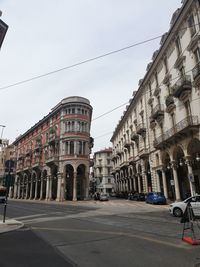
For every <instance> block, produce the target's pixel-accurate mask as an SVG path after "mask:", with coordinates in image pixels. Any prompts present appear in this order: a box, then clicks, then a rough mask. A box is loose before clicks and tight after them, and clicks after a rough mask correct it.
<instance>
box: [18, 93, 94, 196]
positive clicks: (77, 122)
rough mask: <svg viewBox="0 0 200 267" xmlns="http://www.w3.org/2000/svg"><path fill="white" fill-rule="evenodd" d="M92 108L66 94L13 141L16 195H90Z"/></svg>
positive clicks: (85, 100) (80, 98)
mask: <svg viewBox="0 0 200 267" xmlns="http://www.w3.org/2000/svg"><path fill="white" fill-rule="evenodd" d="M91 116H92V107H91V105H90V102H89V100H88V99H86V98H83V97H78V96H72V97H67V98H65V99H63V100H62V101H61V102H60V103H58V104H57V105H56V106H55V107H54V108H53V109H52V110H51V112H50V113H49V114H48V115H47V116H45V117H44V118H43V119H41V120H40V121H39V122H38V123H36V124H35V125H34V126H33V127H32V128H31V129H29V130H28V131H27V132H26V133H24V134H23V135H21V136H19V137H18V138H17V139H16V140H15V141H14V143H13V145H14V147H15V157H16V173H15V185H14V191H13V197H14V198H22V199H38V200H42V199H46V200H57V201H63V200H77V199H78V200H79V199H80V200H81V199H85V198H87V197H88V189H89V155H90V150H91V147H92V145H93V143H92V142H93V139H92V138H91V137H90V125H91Z"/></svg>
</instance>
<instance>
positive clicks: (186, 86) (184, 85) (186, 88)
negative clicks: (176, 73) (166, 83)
mask: <svg viewBox="0 0 200 267" xmlns="http://www.w3.org/2000/svg"><path fill="white" fill-rule="evenodd" d="M191 90H192V82H191V77H190V75H185V76H182V77H180V79H179V80H178V81H177V82H176V83H175V85H174V86H173V87H172V94H173V96H174V97H177V98H180V97H181V95H182V93H190V92H191Z"/></svg>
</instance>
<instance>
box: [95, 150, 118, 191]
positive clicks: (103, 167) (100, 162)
mask: <svg viewBox="0 0 200 267" xmlns="http://www.w3.org/2000/svg"><path fill="white" fill-rule="evenodd" d="M111 156H112V148H105V149H102V150H100V151H97V152H95V153H94V157H93V163H94V165H93V176H94V177H93V178H94V179H95V181H96V191H97V192H103V193H112V192H114V191H115V190H114V177H113V175H112V174H111V173H112V161H111Z"/></svg>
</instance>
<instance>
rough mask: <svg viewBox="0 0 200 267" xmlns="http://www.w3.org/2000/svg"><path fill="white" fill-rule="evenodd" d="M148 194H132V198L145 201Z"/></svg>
mask: <svg viewBox="0 0 200 267" xmlns="http://www.w3.org/2000/svg"><path fill="white" fill-rule="evenodd" d="M145 199H146V195H145V194H144V193H137V192H136V193H135V194H133V195H132V196H131V200H136V201H145Z"/></svg>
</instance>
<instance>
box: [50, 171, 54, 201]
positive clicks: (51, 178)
mask: <svg viewBox="0 0 200 267" xmlns="http://www.w3.org/2000/svg"><path fill="white" fill-rule="evenodd" d="M53 179H54V177H52V176H50V177H49V200H52V180H53Z"/></svg>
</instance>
